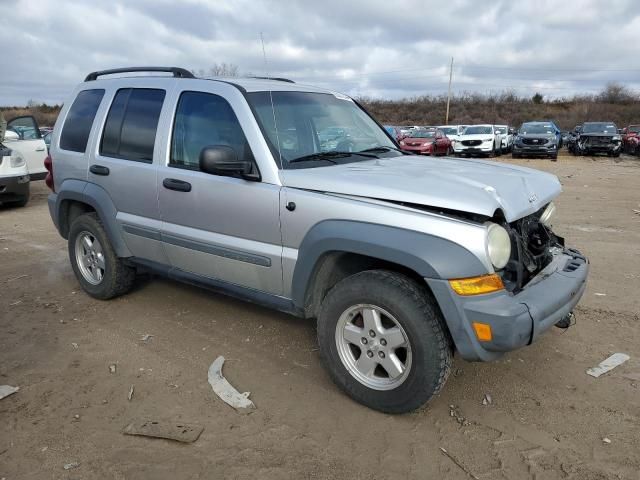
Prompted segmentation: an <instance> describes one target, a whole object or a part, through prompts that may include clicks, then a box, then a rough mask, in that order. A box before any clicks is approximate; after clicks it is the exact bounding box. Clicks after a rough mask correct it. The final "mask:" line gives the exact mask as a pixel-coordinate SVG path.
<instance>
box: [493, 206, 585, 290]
mask: <svg viewBox="0 0 640 480" xmlns="http://www.w3.org/2000/svg"><path fill="white" fill-rule="evenodd" d="M554 211H555V206H554V204H553V203H549V204H548V205H546V206H545V207H543V208H541V209H540V210H538V211H537V212H535V213H533V214H531V215H527V216H526V217H523V218H521V219H519V220H516V221H514V222H511V223H506V222H503V223H502V226H503V227H504V228H505V229H506V230H507V232H509V236H510V237H511V258H510V259H509V261H508V263H507V265H506V266H505V267H504V268H503V269H502V270H501V271H499V272H498V273H499V274H500V276H501V277H502V281H503V283H504V286H505V288H506V289H507V290H508V291H510V292H512V293H514V294H517V293H518V292H519V291H520V290H522V289H523V288H524V287H525V286H526V285H527V284H528V283H529V282H530V281H531V280H532V279H533V278H534V277H536V276H537V275H538V274H539V273H540V272H541V271H542V270H544V268H545V267H547V266H548V265H549V264H550V263H551V262H552V261H553V259H554V254H558V253H565V254H569V255H570V256H575V257H576V258H581V259H583V260H584V259H585V258H584V256H582V255H581V254H580V253H579V252H577V251H576V250H573V249H567V248H565V244H564V238H563V237H561V236H559V235H557V234H556V233H554V232H553V230H552V229H551V222H550V221H551V217H552V216H553V213H554Z"/></svg>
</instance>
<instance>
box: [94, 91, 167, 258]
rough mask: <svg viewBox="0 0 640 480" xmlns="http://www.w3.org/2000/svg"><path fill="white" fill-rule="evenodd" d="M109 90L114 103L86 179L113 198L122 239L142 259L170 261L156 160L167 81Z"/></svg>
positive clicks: (135, 255)
mask: <svg viewBox="0 0 640 480" xmlns="http://www.w3.org/2000/svg"><path fill="white" fill-rule="evenodd" d="M134 85H140V86H132V87H123V88H118V89H116V90H112V91H109V92H108V95H109V98H108V102H109V103H110V106H109V108H108V111H107V113H106V115H104V117H103V118H104V120H103V123H102V129H101V132H100V135H99V136H98V138H97V140H96V144H95V145H94V146H93V156H92V158H89V172H88V181H89V182H91V183H95V184H97V185H99V186H100V187H102V188H103V189H104V190H105V191H106V192H107V193H108V195H109V196H110V198H111V201H112V202H113V204H114V206H115V208H116V210H117V214H116V221H117V222H118V224H119V225H120V226H121V228H122V233H123V238H124V241H125V243H126V245H127V247H128V248H129V250H130V251H131V253H132V254H133V256H134V257H137V258H139V259H146V260H150V261H153V262H157V263H161V264H167V263H168V260H167V258H166V256H165V254H164V250H163V248H162V244H161V242H160V214H159V210H158V189H157V178H156V175H157V164H156V163H154V158H158V157H159V156H160V155H161V154H160V153H159V151H160V150H162V146H161V144H162V142H160V141H157V137H158V133H157V132H158V125H159V122H160V118H161V113H162V109H163V106H164V103H165V102H164V101H165V97H166V96H167V89H166V86H167V82H166V80H164V81H162V80H158V82H157V85H156V84H154V83H153V81H149V80H147V81H146V82H145V83H144V84H139V83H138V84H136V83H134Z"/></svg>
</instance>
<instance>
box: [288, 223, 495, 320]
mask: <svg viewBox="0 0 640 480" xmlns="http://www.w3.org/2000/svg"><path fill="white" fill-rule="evenodd" d="M330 252H349V253H356V254H360V255H366V256H368V257H373V258H376V259H380V260H384V261H387V262H391V263H394V264H397V265H402V266H403V267H406V268H409V269H411V270H412V271H414V272H416V273H417V274H418V275H420V276H421V277H423V278H434V279H447V278H461V277H472V276H476V275H484V274H486V273H488V272H487V269H486V267H485V266H484V265H483V264H482V262H481V261H480V260H479V259H478V258H477V257H476V256H475V255H474V254H473V253H471V252H470V251H469V250H467V249H465V248H463V247H461V246H460V245H458V244H456V243H454V242H452V241H450V240H446V239H443V238H440V237H437V236H434V235H429V234H426V233H420V232H414V231H411V230H405V229H401V228H397V227H389V226H385V225H377V224H372V223H365V222H356V221H349V220H325V221H323V222H320V223H318V224H316V225H315V226H313V227H312V228H311V229H310V230H309V231H308V232H307V234H306V236H305V237H304V240H303V241H302V243H301V244H300V248H299V249H298V258H297V261H296V265H295V269H294V272H293V277H292V287H291V294H292V300H293V302H294V304H295V305H296V307H300V308H303V307H304V303H305V297H306V292H307V289H308V287H309V285H310V284H311V282H312V276H313V274H314V270H315V267H316V265H317V264H318V261H319V260H320V258H321V257H322V256H323V255H325V254H326V253H330Z"/></svg>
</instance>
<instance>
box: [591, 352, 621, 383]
mask: <svg viewBox="0 0 640 480" xmlns="http://www.w3.org/2000/svg"><path fill="white" fill-rule="evenodd" d="M629 358H630V357H629V355H627V354H626V353H614V354H613V355H611V356H610V357H609V358H607V359H606V360H603V361H602V362H600V364H599V365H598V366H597V367H593V368H589V369H587V375H591V376H592V377H595V378H598V377H599V376H600V375H603V374H605V373H607V372H608V371H610V370H613V369H614V368H616V367H617V366H618V365H622V364H623V363H624V362H626V361H627V360H629Z"/></svg>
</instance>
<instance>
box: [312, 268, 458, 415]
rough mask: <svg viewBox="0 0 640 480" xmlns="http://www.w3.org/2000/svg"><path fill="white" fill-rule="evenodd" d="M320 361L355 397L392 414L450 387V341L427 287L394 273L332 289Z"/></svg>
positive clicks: (323, 315)
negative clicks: (448, 384)
mask: <svg viewBox="0 0 640 480" xmlns="http://www.w3.org/2000/svg"><path fill="white" fill-rule="evenodd" d="M318 343H319V345H320V354H321V357H322V361H323V363H324V365H325V367H326V368H327V370H328V372H329V375H330V376H331V378H332V379H333V381H334V382H335V383H336V384H337V385H338V386H339V387H340V388H341V389H342V390H343V391H344V392H345V393H347V394H348V395H349V396H351V397H352V398H353V399H355V400H356V401H358V402H360V403H362V404H364V405H366V406H368V407H370V408H373V409H375V410H380V411H382V412H387V413H405V412H409V411H412V410H415V409H416V408H418V407H420V406H421V405H423V404H424V403H426V402H427V401H429V400H430V399H431V398H432V397H433V396H434V395H435V394H437V393H438V392H439V391H440V389H441V388H442V386H443V385H444V383H445V381H446V379H447V377H448V375H449V371H450V369H451V362H452V357H453V354H452V349H451V342H450V340H449V337H448V333H447V331H446V327H445V326H444V322H443V319H442V316H441V314H440V311H439V309H438V307H437V306H436V304H435V301H434V300H433V299H432V298H431V296H430V294H429V292H428V291H427V290H426V287H423V286H421V285H418V284H417V283H416V282H414V281H413V280H411V279H409V278H408V277H406V276H404V275H401V274H398V273H395V272H389V271H383V270H371V271H365V272H361V273H357V274H355V275H352V276H351V277H348V278H346V279H345V280H342V281H341V282H339V283H338V284H337V285H336V286H335V287H333V288H332V289H331V290H330V291H329V293H328V294H327V296H326V298H325V299H324V301H323V303H322V306H321V309H320V314H319V316H318Z"/></svg>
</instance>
